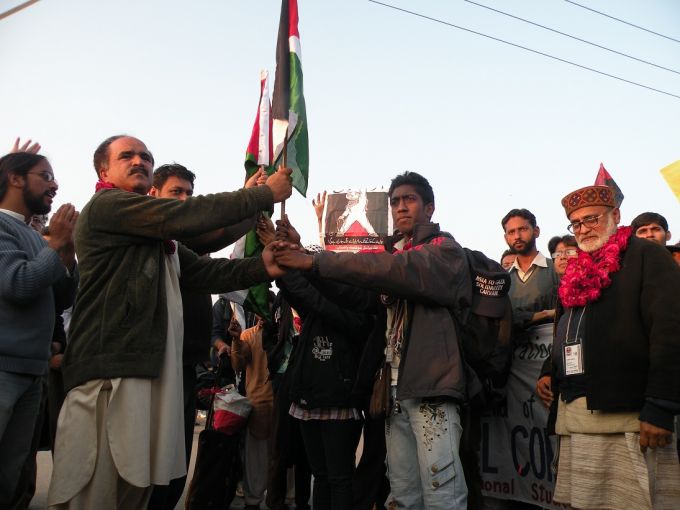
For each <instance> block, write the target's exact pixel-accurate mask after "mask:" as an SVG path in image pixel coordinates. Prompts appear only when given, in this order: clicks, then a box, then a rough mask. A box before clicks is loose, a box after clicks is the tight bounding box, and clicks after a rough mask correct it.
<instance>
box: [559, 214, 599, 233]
mask: <svg viewBox="0 0 680 510" xmlns="http://www.w3.org/2000/svg"><path fill="white" fill-rule="evenodd" d="M605 214H607V213H602V214H598V215H597V216H586V217H585V218H583V219H582V220H581V221H572V222H571V223H570V224H569V225H567V230H568V231H569V232H571V233H572V234H575V233H576V232H580V231H581V227H582V226H583V225H585V226H586V227H588V228H593V227H596V226H597V223H598V222H599V221H600V218H602V216H604V215H605Z"/></svg>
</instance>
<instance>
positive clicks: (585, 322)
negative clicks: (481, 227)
mask: <svg viewBox="0 0 680 510" xmlns="http://www.w3.org/2000/svg"><path fill="white" fill-rule="evenodd" d="M562 205H563V207H564V208H565V211H566V213H567V217H568V218H569V222H570V223H569V226H568V228H569V230H570V231H571V232H573V233H574V235H575V236H576V241H577V243H578V246H579V254H578V257H577V258H576V259H574V260H573V261H570V263H569V265H568V266H567V270H566V273H565V275H564V277H563V278H562V281H561V284H560V290H559V296H560V302H561V305H562V306H563V307H564V313H563V314H562V315H561V318H560V320H559V323H558V326H557V329H556V336H555V342H554V343H553V353H552V360H553V366H552V370H553V381H554V389H555V390H556V392H557V393H556V394H559V405H558V418H557V423H556V426H555V429H556V432H557V434H559V436H560V447H559V465H558V476H557V486H556V488H555V495H554V499H555V501H557V502H560V503H568V504H570V505H571V506H572V507H573V508H580V509H595V508H597V509H617V508H635V509H643V508H645V509H646V508H648V509H652V508H680V465H679V464H678V457H677V453H676V451H675V448H674V446H673V444H674V442H673V432H672V430H673V416H674V415H675V414H678V412H680V371H678V369H677V367H678V366H680V300H678V299H677V289H678V287H679V286H680V269H679V268H678V267H677V266H676V265H675V264H674V263H673V259H672V257H670V254H669V253H668V251H667V250H665V249H664V248H663V247H662V246H659V245H657V244H655V243H649V242H646V241H644V240H642V239H638V238H636V237H635V236H634V235H631V234H632V229H631V228H630V227H617V225H618V223H619V221H620V219H621V215H620V211H619V209H618V207H616V204H615V202H614V196H613V193H612V192H611V190H610V189H609V188H608V187H606V186H588V187H586V188H582V189H579V190H576V191H574V192H572V193H569V194H568V195H567V196H566V197H564V198H563V199H562Z"/></svg>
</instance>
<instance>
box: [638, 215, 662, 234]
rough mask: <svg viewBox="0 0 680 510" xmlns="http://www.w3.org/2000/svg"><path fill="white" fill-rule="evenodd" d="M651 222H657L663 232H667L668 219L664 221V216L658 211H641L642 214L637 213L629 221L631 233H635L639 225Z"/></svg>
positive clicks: (642, 225)
mask: <svg viewBox="0 0 680 510" xmlns="http://www.w3.org/2000/svg"><path fill="white" fill-rule="evenodd" d="M651 223H656V224H658V225H659V226H660V227H661V228H662V229H663V230H664V232H668V221H666V218H664V217H663V216H661V215H660V214H659V213H655V212H643V213H642V214H638V215H637V216H636V217H635V218H634V219H633V221H632V222H631V224H630V227H631V228H632V229H633V233H635V232H637V230H638V229H639V228H640V227H644V226H645V225H650V224H651Z"/></svg>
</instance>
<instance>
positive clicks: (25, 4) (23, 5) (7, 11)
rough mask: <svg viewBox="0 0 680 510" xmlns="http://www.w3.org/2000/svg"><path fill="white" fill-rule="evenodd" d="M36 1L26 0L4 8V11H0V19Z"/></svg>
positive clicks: (36, 0)
mask: <svg viewBox="0 0 680 510" xmlns="http://www.w3.org/2000/svg"><path fill="white" fill-rule="evenodd" d="M36 2H38V0H28V2H24V3H23V4H19V5H17V6H16V7H12V8H11V9H8V10H6V11H5V12H0V19H4V18H7V17H9V16H11V15H12V14H14V13H17V12H19V11H20V10H22V9H25V8H26V7H28V6H30V5H33V4H34V3H36Z"/></svg>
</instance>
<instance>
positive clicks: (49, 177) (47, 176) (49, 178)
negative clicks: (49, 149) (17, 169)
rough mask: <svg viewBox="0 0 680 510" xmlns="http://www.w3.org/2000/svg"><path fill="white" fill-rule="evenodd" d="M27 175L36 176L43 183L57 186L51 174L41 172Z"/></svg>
mask: <svg viewBox="0 0 680 510" xmlns="http://www.w3.org/2000/svg"><path fill="white" fill-rule="evenodd" d="M27 173H28V174H29V175H37V176H38V177H40V178H41V179H42V180H43V181H45V182H53V183H54V184H57V180H56V179H55V178H54V174H53V173H51V172H47V171H44V170H43V171H42V172H27Z"/></svg>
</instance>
